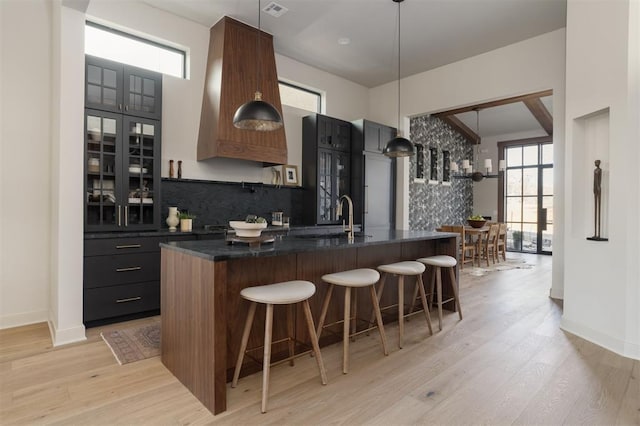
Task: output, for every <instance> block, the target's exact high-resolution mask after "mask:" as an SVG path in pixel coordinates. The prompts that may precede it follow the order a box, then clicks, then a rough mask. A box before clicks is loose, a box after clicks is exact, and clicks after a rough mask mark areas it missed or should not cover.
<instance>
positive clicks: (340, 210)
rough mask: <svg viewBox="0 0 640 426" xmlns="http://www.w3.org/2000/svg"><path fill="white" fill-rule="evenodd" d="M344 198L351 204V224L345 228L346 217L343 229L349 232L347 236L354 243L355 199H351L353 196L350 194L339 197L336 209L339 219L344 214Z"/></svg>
mask: <svg viewBox="0 0 640 426" xmlns="http://www.w3.org/2000/svg"><path fill="white" fill-rule="evenodd" d="M344 200H347V203H348V204H349V226H348V227H347V228H345V226H344V219H342V230H343V231H345V232H348V233H349V234H348V237H347V238H348V239H349V242H350V243H352V242H353V200H352V199H351V197H349V196H348V195H343V196H342V197H340V198H339V199H338V209H337V211H336V216H338V219H339V218H340V217H341V216H342V202H343V201H344Z"/></svg>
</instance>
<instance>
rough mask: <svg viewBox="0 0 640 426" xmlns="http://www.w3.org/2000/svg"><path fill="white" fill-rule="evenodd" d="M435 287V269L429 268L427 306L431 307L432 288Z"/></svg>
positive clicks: (433, 267)
mask: <svg viewBox="0 0 640 426" xmlns="http://www.w3.org/2000/svg"><path fill="white" fill-rule="evenodd" d="M435 285H436V267H435V266H432V267H431V279H430V280H429V306H433V288H434V287H435Z"/></svg>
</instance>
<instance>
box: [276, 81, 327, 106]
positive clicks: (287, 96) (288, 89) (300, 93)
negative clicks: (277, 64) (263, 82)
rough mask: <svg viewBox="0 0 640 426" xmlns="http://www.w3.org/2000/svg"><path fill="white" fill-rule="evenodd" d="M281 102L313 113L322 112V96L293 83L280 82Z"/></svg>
mask: <svg viewBox="0 0 640 426" xmlns="http://www.w3.org/2000/svg"><path fill="white" fill-rule="evenodd" d="M278 85H279V87H280V101H281V102H282V104H283V105H289V106H292V107H294V108H300V109H304V110H307V111H311V112H317V113H321V112H322V95H320V93H318V92H314V91H313V90H309V89H305V88H302V87H300V86H296V85H294V84H291V83H285V82H284V81H280V82H279V84H278Z"/></svg>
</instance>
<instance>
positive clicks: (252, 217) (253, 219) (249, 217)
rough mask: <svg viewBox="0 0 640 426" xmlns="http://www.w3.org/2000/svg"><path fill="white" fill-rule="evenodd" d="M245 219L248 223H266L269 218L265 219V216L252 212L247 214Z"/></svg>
mask: <svg viewBox="0 0 640 426" xmlns="http://www.w3.org/2000/svg"><path fill="white" fill-rule="evenodd" d="M244 221H245V222H247V223H265V222H266V221H267V219H265V218H264V217H258V216H256V215H254V214H250V215H247V217H246V219H245V220H244Z"/></svg>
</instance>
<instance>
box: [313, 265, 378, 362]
mask: <svg viewBox="0 0 640 426" xmlns="http://www.w3.org/2000/svg"><path fill="white" fill-rule="evenodd" d="M379 279H380V273H379V272H378V271H376V270H374V269H367V268H364V269H353V270H350V271H343V272H334V273H332V274H326V275H323V276H322V280H323V281H325V282H327V283H329V288H328V289H327V294H326V295H325V297H324V301H323V303H322V313H321V314H320V319H319V320H318V331H317V333H316V334H317V335H318V340H320V335H321V334H322V329H323V328H324V327H326V326H325V325H324V320H325V319H326V317H327V310H328V309H329V301H330V300H331V294H332V293H333V288H334V287H335V286H337V285H339V286H341V287H344V319H343V320H342V321H337V322H336V323H334V324H337V323H339V322H342V323H343V326H342V331H343V337H342V373H344V374H347V373H348V371H349V338H350V337H352V336H355V335H356V334H359V333H356V330H355V329H354V330H352V332H351V333H350V332H349V323H350V321H351V319H352V318H351V289H352V288H354V289H358V288H362V287H369V292H370V294H371V303H372V304H373V311H374V314H375V317H376V321H377V323H378V332H379V333H380V340H381V342H382V349H383V351H384V354H385V355H389V351H388V350H387V336H386V335H385V333H384V326H383V324H382V315H381V313H380V306H379V305H378V297H377V296H376V289H375V283H377V282H378V280H379ZM354 300H355V293H354ZM353 314H354V317H355V316H356V315H357V312H356V309H355V308H354V312H353ZM329 325H333V324H329ZM354 328H355V327H354ZM363 331H364V330H363Z"/></svg>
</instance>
